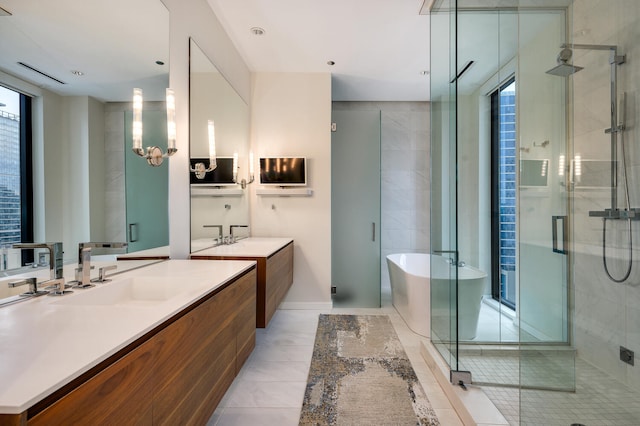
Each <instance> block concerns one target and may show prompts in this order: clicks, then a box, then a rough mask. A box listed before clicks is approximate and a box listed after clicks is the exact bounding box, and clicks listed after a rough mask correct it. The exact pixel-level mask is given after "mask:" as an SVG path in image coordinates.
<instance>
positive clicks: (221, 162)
mask: <svg viewBox="0 0 640 426" xmlns="http://www.w3.org/2000/svg"><path fill="white" fill-rule="evenodd" d="M196 163H204V166H205V167H208V166H209V159H208V158H192V159H191V168H192V169H193V168H195V166H196ZM216 164H217V167H216V168H215V170H213V171H212V172H207V174H206V175H205V176H204V179H198V178H197V177H196V174H195V173H194V172H191V173H189V179H190V182H191V184H192V185H208V186H225V185H235V184H236V183H235V182H234V181H233V157H216Z"/></svg>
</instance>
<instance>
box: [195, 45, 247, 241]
mask: <svg viewBox="0 0 640 426" xmlns="http://www.w3.org/2000/svg"><path fill="white" fill-rule="evenodd" d="M189 67H190V69H189V84H190V93H189V96H190V99H189V103H190V123H189V134H190V157H191V168H192V170H197V171H191V172H190V174H191V176H190V182H191V251H192V252H194V251H198V250H202V249H204V248H207V247H212V246H214V245H216V244H217V243H218V242H219V239H220V238H221V237H227V236H229V235H230V234H231V229H232V227H233V229H234V231H233V233H234V235H235V236H236V237H237V236H242V235H248V232H249V231H248V227H246V226H247V225H248V224H249V196H248V188H247V187H246V186H245V188H243V186H244V185H241V184H239V183H237V182H241V181H242V180H243V179H245V180H246V181H247V182H248V181H249V157H250V154H249V107H248V106H247V104H246V103H245V102H244V101H243V100H242V98H241V97H240V96H239V95H238V94H237V93H236V91H235V90H234V89H233V88H232V87H231V85H230V84H229V83H228V82H227V80H225V78H224V76H223V75H222V74H221V73H220V72H219V71H218V70H217V69H216V67H215V66H214V65H213V64H212V63H211V61H210V60H209V58H208V57H207V56H206V55H205V54H204V52H203V51H202V50H201V49H200V47H199V46H198V45H197V43H196V42H195V41H194V40H191V41H190V62H189ZM212 127H213V129H212ZM211 130H213V132H211ZM213 159H215V169H213V170H210V171H206V170H207V169H212V167H211V163H212V162H213V161H212V160H213ZM198 164H200V166H198ZM196 175H199V176H196Z"/></svg>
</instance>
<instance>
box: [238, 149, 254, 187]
mask: <svg viewBox="0 0 640 426" xmlns="http://www.w3.org/2000/svg"><path fill="white" fill-rule="evenodd" d="M254 180H255V176H254V173H253V152H250V153H249V181H248V182H247V180H246V179H242V180H241V181H240V182H238V153H237V152H235V153H234V154H233V181H234V182H235V183H237V184H238V185H240V187H242V189H245V188H246V187H247V185H249V184H251V183H253V181H254Z"/></svg>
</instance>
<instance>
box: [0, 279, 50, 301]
mask: <svg viewBox="0 0 640 426" xmlns="http://www.w3.org/2000/svg"><path fill="white" fill-rule="evenodd" d="M22 285H28V286H29V291H26V292H24V293H21V294H20V296H23V297H37V296H42V295H43V294H47V292H46V291H41V290H38V279H37V278H36V277H30V278H25V279H23V280H20V281H13V282H10V283H9V287H10V288H13V287H19V286H22Z"/></svg>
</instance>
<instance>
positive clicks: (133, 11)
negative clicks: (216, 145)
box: [0, 0, 169, 275]
mask: <svg viewBox="0 0 640 426" xmlns="http://www.w3.org/2000/svg"><path fill="white" fill-rule="evenodd" d="M2 8H3V9H4V10H5V11H6V13H4V12H3V13H0V15H3V16H0V20H2V23H1V25H0V39H2V40H3V42H2V43H1V44H0V86H1V87H2V91H0V119H2V116H3V114H2V112H3V111H4V115H5V116H7V114H9V112H8V109H9V108H10V106H11V105H9V104H10V103H9V102H5V99H8V97H10V95H9V94H14V93H15V94H16V95H15V96H18V98H19V97H20V96H26V97H27V98H29V99H31V100H32V108H31V110H32V111H33V124H32V127H33V160H32V163H33V173H32V175H33V197H32V198H33V200H34V206H33V216H34V219H33V223H32V224H31V225H30V226H32V227H33V229H34V232H33V236H32V239H33V240H35V241H36V242H41V241H62V242H63V244H64V251H65V254H64V258H65V261H66V262H68V263H71V262H73V261H74V260H75V259H77V251H76V248H77V245H78V243H80V242H87V241H114V242H122V241H128V242H129V243H130V244H129V251H134V250H141V249H148V248H150V246H149V245H137V244H135V242H133V241H132V238H131V237H133V238H134V239H135V238H137V239H138V240H140V239H142V238H144V236H143V232H145V231H147V230H148V231H151V232H152V233H153V234H154V235H155V236H157V235H158V234H161V235H166V237H165V238H162V239H155V240H154V241H152V242H151V243H150V244H151V246H163V245H164V246H168V226H169V224H168V219H167V218H166V217H165V219H164V220H162V221H156V222H153V223H151V226H147V227H146V228H148V229H143V225H144V224H145V222H146V221H145V215H146V214H147V215H150V216H148V217H149V218H150V219H154V218H157V215H154V213H155V212H151V213H144V212H143V213H136V214H140V215H141V216H140V219H135V220H137V222H138V228H137V229H135V225H133V226H131V224H132V223H134V222H132V221H133V220H134V219H128V216H129V215H130V213H131V208H132V206H131V202H130V201H128V200H140V199H142V196H143V195H144V196H150V197H151V198H153V199H156V200H159V201H160V202H159V204H157V205H160V206H161V207H160V208H161V209H164V210H167V209H168V201H167V192H168V189H167V187H168V164H167V162H165V164H163V165H162V166H161V167H157V168H152V167H150V166H148V165H147V163H146V161H145V159H143V158H135V157H134V158H133V159H130V158H128V156H129V154H130V153H131V144H130V141H127V134H130V133H131V129H129V128H128V124H127V123H130V119H128V116H130V114H131V110H132V94H133V89H134V88H141V89H142V90H143V94H144V108H143V121H144V123H145V124H144V126H145V128H144V132H143V146H148V145H158V146H159V147H161V148H163V149H166V139H165V140H164V141H162V140H160V141H159V140H157V139H158V138H160V139H161V138H162V136H154V133H155V134H157V133H160V134H162V130H164V135H166V113H164V109H165V89H166V88H167V87H168V86H169V11H168V10H167V9H166V7H165V6H164V4H163V3H162V2H161V1H160V0H137V1H135V2H130V1H128V0H112V1H110V2H104V1H100V0H85V1H81V2H78V1H73V0H60V1H56V2H29V1H21V0H4V1H3V2H2ZM5 89H11V90H5ZM7 93H9V94H7ZM11 96H13V95H11ZM3 104H4V105H3ZM163 115H164V117H163ZM157 116H159V118H158V117H157ZM20 120H22V121H24V120H25V117H24V116H23V117H20ZM163 126H164V127H165V128H164V129H161V128H162V127H163ZM156 127H159V128H160V129H156ZM163 144H164V145H163ZM125 157H127V159H126V161H125ZM130 160H131V161H130ZM136 162H137V163H136ZM125 163H127V167H126V168H125ZM129 163H131V165H132V166H135V167H139V168H141V169H143V171H142V172H141V173H153V174H154V176H153V177H152V178H145V179H146V180H144V181H143V184H142V185H140V184H139V183H140V181H141V178H140V176H139V175H135V173H137V172H130V170H129V169H130V168H129ZM0 167H2V168H3V170H0V175H2V174H3V172H5V171H6V170H5V168H6V167H5V165H4V163H3V164H1V165H0ZM153 169H155V170H153ZM2 185H3V182H2V181H1V180H0V186H2ZM0 189H3V188H0ZM4 189H6V188H4ZM8 191H9V192H11V193H12V194H16V193H17V192H20V193H21V194H24V193H25V192H24V191H22V190H20V191H16V190H12V189H11V188H9V189H8ZM21 194H18V195H19V196H21ZM143 204H145V203H143ZM157 205H156V207H154V208H155V209H156V211H157V209H158V207H157ZM162 206H163V207H162ZM166 216H168V213H167V215H166ZM6 218H7V216H6V214H5V213H4V212H3V213H2V216H0V219H6ZM0 222H2V220H0ZM132 233H134V234H135V235H132ZM25 241H26V240H25ZM14 242H15V241H2V244H1V245H3V247H2V254H3V257H2V262H0V269H3V268H4V269H12V268H14V267H16V266H18V267H19V266H21V265H22V264H24V259H21V257H22V256H23V253H21V252H20V251H19V250H10V249H8V247H11V245H12V244H13V243H14ZM132 243H133V244H132ZM24 251H26V250H23V252H24ZM166 251H167V253H168V247H167V250H166ZM16 252H17V253H16ZM96 254H97V252H96ZM12 259H13V260H15V262H13V261H12ZM34 260H35V261H37V260H38V258H37V257H36V259H34ZM16 262H17V263H16ZM4 274H8V272H2V275H4Z"/></svg>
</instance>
